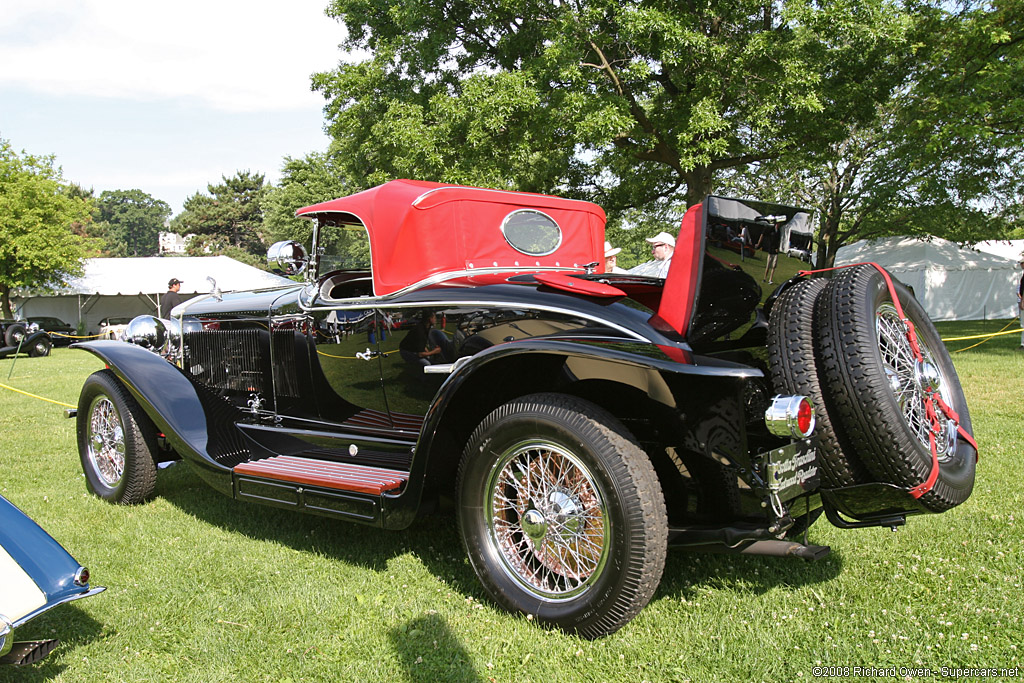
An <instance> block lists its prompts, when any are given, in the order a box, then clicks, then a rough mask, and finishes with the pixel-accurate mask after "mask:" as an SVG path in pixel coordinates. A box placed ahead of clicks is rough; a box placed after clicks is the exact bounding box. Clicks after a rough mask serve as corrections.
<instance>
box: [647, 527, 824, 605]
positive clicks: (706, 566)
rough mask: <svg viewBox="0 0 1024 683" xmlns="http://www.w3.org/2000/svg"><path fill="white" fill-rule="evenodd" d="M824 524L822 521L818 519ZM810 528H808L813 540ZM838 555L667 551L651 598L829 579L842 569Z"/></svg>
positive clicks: (764, 589)
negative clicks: (803, 556)
mask: <svg viewBox="0 0 1024 683" xmlns="http://www.w3.org/2000/svg"><path fill="white" fill-rule="evenodd" d="M819 523H824V522H819ZM813 535H814V530H813V528H812V529H811V540H810V542H811V543H813V542H814V541H813ZM842 568H843V561H842V557H841V556H840V555H838V554H837V553H836V551H835V550H833V551H832V552H831V553H829V554H828V555H827V556H826V557H824V558H822V559H820V560H814V561H808V560H802V559H799V558H795V557H769V556H758V555H738V554H733V553H709V552H700V551H696V550H686V549H683V548H673V549H670V550H669V554H668V560H667V561H666V563H665V573H664V575H663V576H662V579H661V585H660V586H659V587H658V592H657V593H656V594H655V596H654V599H655V600H657V599H658V598H659V597H672V598H676V597H679V596H683V597H686V598H687V599H689V598H691V597H693V596H695V595H696V594H697V593H698V592H699V591H700V590H701V589H702V588H708V587H712V588H717V589H723V590H730V591H736V592H742V593H754V594H758V595H760V594H762V593H766V592H768V591H769V590H771V589H773V588H777V587H779V586H785V587H790V588H792V587H800V586H807V585H813V584H816V583H821V582H824V581H829V580H831V579H834V578H836V577H837V576H838V575H839V573H840V572H841V571H842Z"/></svg>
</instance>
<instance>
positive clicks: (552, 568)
mask: <svg viewBox="0 0 1024 683" xmlns="http://www.w3.org/2000/svg"><path fill="white" fill-rule="evenodd" d="M487 490H488V491H489V492H490V499H489V502H488V506H489V509H490V511H491V512H490V515H489V517H490V521H491V525H490V526H491V540H492V542H493V543H494V545H495V547H496V549H497V551H498V553H499V555H500V557H501V559H502V561H503V563H504V565H505V567H506V569H507V570H508V571H509V572H510V574H511V575H512V576H514V577H515V578H516V580H517V581H519V582H520V583H522V584H523V585H524V586H525V587H526V588H527V589H528V590H530V591H531V592H532V593H534V594H536V595H538V596H540V597H543V598H545V599H548V600H559V599H567V598H570V597H573V596H575V595H577V594H579V592H580V591H583V590H586V588H587V587H588V586H589V585H590V584H591V583H592V582H593V581H594V580H595V579H596V577H597V576H598V575H599V574H600V571H601V569H602V567H603V564H604V558H605V553H606V551H607V542H608V539H607V533H608V524H607V519H606V513H605V510H604V504H603V497H602V494H601V492H600V489H598V487H597V485H596V484H595V482H594V480H593V478H592V476H591V475H590V473H589V471H588V470H587V469H586V468H585V467H584V466H583V465H582V463H581V462H580V461H579V460H577V459H576V458H575V456H573V455H572V454H571V453H570V452H568V451H566V450H565V449H563V448H561V447H560V446H557V445H556V444H553V443H525V444H520V445H518V446H516V447H513V448H512V449H510V450H509V451H507V452H506V453H504V454H503V455H502V457H501V458H499V461H498V463H497V465H496V466H495V469H494V471H493V472H492V475H491V480H490V483H489V484H488V489H487Z"/></svg>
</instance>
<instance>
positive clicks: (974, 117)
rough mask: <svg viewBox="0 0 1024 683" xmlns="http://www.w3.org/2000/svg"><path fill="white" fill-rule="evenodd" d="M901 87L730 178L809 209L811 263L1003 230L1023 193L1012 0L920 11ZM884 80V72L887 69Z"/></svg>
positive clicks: (1017, 31) (1018, 34)
mask: <svg viewBox="0 0 1024 683" xmlns="http://www.w3.org/2000/svg"><path fill="white" fill-rule="evenodd" d="M911 18H912V19H913V24H912V25H911V26H909V27H908V30H907V36H908V41H907V43H906V48H907V49H906V50H904V51H903V54H902V56H901V57H900V58H899V59H893V60H892V64H893V67H894V71H893V72H892V76H896V77H898V79H899V81H901V83H902V85H901V86H900V87H899V88H898V89H896V90H894V91H893V94H892V95H891V97H889V98H888V100H887V101H886V102H884V103H882V104H879V105H876V106H875V108H874V115H873V117H870V118H866V119H863V120H861V121H860V122H857V123H855V124H852V125H849V126H848V127H847V128H846V130H845V132H844V133H843V134H842V135H841V136H837V137H836V138H835V139H834V140H833V141H832V142H830V143H829V144H827V145H826V146H824V147H823V148H821V149H817V150H815V149H814V148H811V149H808V150H803V151H797V152H794V153H793V154H791V155H788V156H784V157H782V158H780V159H778V160H776V161H774V162H771V163H765V164H761V165H760V166H758V167H757V168H756V169H754V170H753V171H752V172H750V173H748V174H746V175H740V176H737V177H736V178H734V187H735V188H736V189H737V190H738V191H739V192H740V193H741V194H745V195H747V196H755V197H757V198H760V199H766V200H774V201H781V202H784V203H796V204H800V205H802V206H806V207H808V208H813V209H815V210H816V211H817V214H818V218H819V226H818V227H819V229H818V255H819V256H818V264H819V265H823V266H829V265H831V264H832V262H833V259H834V258H835V253H836V251H837V250H838V249H839V247H841V246H842V245H844V244H847V243H849V242H852V241H854V240H857V239H865V238H871V237H878V236H885V235H938V236H941V237H945V238H947V239H950V240H954V241H958V242H973V241H978V240H982V239H989V238H995V237H1001V236H1007V230H1008V229H1009V225H1010V224H1011V223H1012V221H1013V219H1014V216H1016V215H1019V212H1020V209H1019V207H1020V200H1021V194H1022V190H1024V185H1022V182H1024V133H1022V131H1024V126H1022V123H1024V115H1022V111H1024V91H1021V88H1020V83H1021V82H1022V79H1024V66H1022V65H1024V26H1022V24H1024V20H1022V19H1021V6H1020V3H1019V2H1016V3H1006V4H1000V5H997V6H990V5H984V4H980V3H979V4H977V5H968V6H967V7H966V8H962V9H960V10H959V11H954V10H953V9H950V8H949V7H948V6H947V5H942V6H941V7H928V6H925V7H921V8H918V11H917V12H916V13H915V14H913V15H912V17H911ZM887 77H888V76H887Z"/></svg>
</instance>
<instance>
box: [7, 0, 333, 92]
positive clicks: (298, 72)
mask: <svg viewBox="0 0 1024 683" xmlns="http://www.w3.org/2000/svg"><path fill="white" fill-rule="evenodd" d="M326 4H327V0H292V2H280V0H276V1H274V0H250V1H246V0H178V1H177V2H174V3H152V2H140V1H139V0H81V1H80V2H76V3H74V4H73V5H72V6H71V7H68V5H69V3H68V2H67V0H63V1H60V0H4V3H3V5H4V8H3V12H0V64H4V65H5V68H3V69H0V85H7V86H15V87H22V88H29V89H32V90H36V91H38V92H42V93H46V94H60V95H89V96H103V97H118V98H125V99H134V100H159V99H164V98H195V99H197V100H199V101H200V102H202V103H204V104H207V105H210V106H213V107H216V108H218V109H223V110H227V111H274V110H288V109H297V108H303V107H309V106H310V104H311V103H313V104H317V103H319V104H322V102H323V101H322V99H321V96H320V95H319V94H316V93H312V92H310V81H309V77H310V75H311V74H312V73H314V72H317V71H326V70H329V69H331V68H333V67H334V66H335V65H336V64H337V62H338V61H339V60H340V59H341V58H342V57H343V56H344V55H343V53H342V52H341V51H340V50H339V48H338V47H337V46H338V43H340V42H341V41H342V40H343V39H344V28H343V27H342V25H341V24H340V23H339V22H337V21H335V20H333V19H330V18H328V17H327V16H326V15H325V14H324V12H323V10H324V7H325V6H326Z"/></svg>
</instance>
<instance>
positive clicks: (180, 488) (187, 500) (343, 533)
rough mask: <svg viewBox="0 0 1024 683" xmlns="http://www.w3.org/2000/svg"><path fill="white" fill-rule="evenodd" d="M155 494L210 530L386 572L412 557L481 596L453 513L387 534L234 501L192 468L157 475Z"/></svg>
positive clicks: (429, 517) (184, 465)
mask: <svg viewBox="0 0 1024 683" xmlns="http://www.w3.org/2000/svg"><path fill="white" fill-rule="evenodd" d="M156 495H157V496H158V497H160V498H163V499H164V500H166V501H167V502H169V503H171V504H172V505H174V506H176V507H178V508H179V509H181V510H182V511H184V512H186V513H187V514H189V515H191V516H193V517H195V518H196V519H199V520H201V521H203V522H205V523H207V524H210V525H211V526H216V527H218V528H221V529H226V530H229V531H232V532H235V533H239V534H242V535H244V536H247V537H249V538H253V539H259V540H271V541H274V542H277V543H281V544H284V545H287V546H288V547H290V548H292V549H294V550H299V551H302V552H312V553H318V554H323V555H326V556H329V557H333V558H337V559H339V560H342V561H344V562H348V563H350V564H353V565H356V566H359V567H363V568H366V569H371V570H373V571H384V570H386V569H387V568H388V562H389V561H390V560H392V559H394V558H395V557H398V556H400V555H404V554H406V553H410V552H411V553H413V554H415V555H416V556H417V557H419V558H420V560H421V561H422V562H423V563H424V565H426V567H427V568H428V570H429V571H430V572H432V573H433V574H434V575H435V576H437V577H438V578H439V579H442V580H444V581H445V582H447V583H448V584H449V585H452V586H453V587H454V588H455V589H456V590H458V591H460V592H462V593H464V594H465V595H473V596H475V597H482V596H483V591H482V589H481V588H480V585H479V584H478V583H477V581H476V577H475V576H474V574H473V571H472V569H471V568H470V567H469V564H468V562H467V561H466V559H465V552H464V551H463V547H462V542H461V540H460V539H459V536H458V533H457V530H456V528H455V515H454V514H453V513H452V512H439V513H435V514H431V515H427V516H425V517H422V518H420V519H417V520H416V521H415V522H413V524H412V525H411V526H410V527H409V528H408V529H404V530H401V531H386V530H382V529H378V528H376V527H371V526H366V525H362V524H355V523H350V522H346V521H343V520H338V519H331V518H327V517H321V516H318V515H312V514H308V513H301V512H296V511H293V510H285V509H281V508H275V507H271V506H265V505H258V504H255V503H250V502H248V501H237V500H234V499H232V498H229V497H228V496H226V495H224V494H222V493H218V492H217V491H215V490H214V489H212V488H210V487H209V486H207V485H206V484H205V483H204V482H203V481H202V480H201V479H200V478H199V476H198V475H196V473H195V472H194V470H192V468H191V466H190V465H189V464H187V463H178V464H176V465H175V466H174V467H170V468H168V469H165V470H160V472H159V475H158V476H157V486H156Z"/></svg>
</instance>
